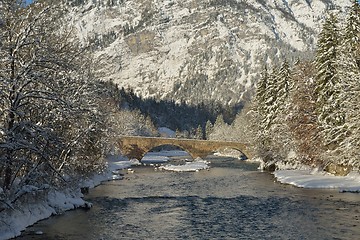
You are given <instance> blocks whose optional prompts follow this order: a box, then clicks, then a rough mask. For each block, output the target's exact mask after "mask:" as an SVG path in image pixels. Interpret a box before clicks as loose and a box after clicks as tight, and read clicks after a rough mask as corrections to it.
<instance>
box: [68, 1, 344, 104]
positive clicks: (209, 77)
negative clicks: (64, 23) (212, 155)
mask: <svg viewBox="0 0 360 240" xmlns="http://www.w3.org/2000/svg"><path fill="white" fill-rule="evenodd" d="M349 3H350V1H348V0H337V1H335V0H314V1H311V0H297V1H296V0H289V1H286V0H272V1H264V0H225V1H224V0H206V1H200V0H163V1H159V0H147V1H145V0H143V1H133V0H130V1H125V0H103V1H100V0H83V1H81V0H78V1H69V4H70V5H71V6H72V18H73V20H74V23H75V25H76V28H77V29H78V32H79V36H80V37H81V38H82V39H83V41H85V42H91V43H93V44H95V47H94V56H95V59H96V60H97V61H98V64H97V66H98V69H97V73H98V76H99V77H101V78H102V79H104V80H111V81H114V82H116V83H118V84H119V85H120V86H123V87H125V88H126V87H131V88H134V90H135V92H136V93H138V94H139V95H142V96H144V97H150V96H153V97H159V98H172V99H175V100H177V101H186V102H188V103H199V102H203V101H205V102H206V101H209V100H219V101H221V102H223V103H238V102H239V101H242V100H244V99H245V100H246V99H247V98H249V96H250V93H251V91H252V89H253V86H254V83H255V82H256V80H257V77H258V74H259V72H260V70H261V68H262V66H263V65H264V64H270V65H271V64H276V63H278V62H279V61H282V59H284V58H287V59H289V60H290V61H291V59H294V58H297V57H302V56H307V55H309V53H310V54H311V52H312V51H313V50H314V45H315V43H316V37H317V34H318V32H319V29H320V26H321V23H322V21H323V19H324V16H325V12H326V11H327V10H329V9H337V10H339V11H343V10H344V7H346V6H347V5H349Z"/></svg>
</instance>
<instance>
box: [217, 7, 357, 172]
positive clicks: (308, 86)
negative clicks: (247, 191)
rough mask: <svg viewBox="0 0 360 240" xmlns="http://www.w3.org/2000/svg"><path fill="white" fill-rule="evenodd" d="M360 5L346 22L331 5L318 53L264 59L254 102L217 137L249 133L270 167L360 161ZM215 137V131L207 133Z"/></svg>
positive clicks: (340, 168) (332, 166)
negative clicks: (274, 61)
mask: <svg viewBox="0 0 360 240" xmlns="http://www.w3.org/2000/svg"><path fill="white" fill-rule="evenodd" d="M359 104H360V7H359V4H358V2H357V1H353V4H352V7H351V10H350V12H349V14H348V16H347V21H346V23H345V24H341V22H339V21H338V19H337V16H336V15H335V14H333V13H329V16H328V17H327V19H326V21H325V23H324V25H323V28H322V31H321V33H320V36H319V40H318V43H317V50H316V53H315V59H313V60H311V61H302V60H298V61H296V62H295V63H294V64H293V65H290V64H289V62H287V61H286V60H285V61H283V63H282V64H281V65H280V66H272V67H271V68H270V67H269V66H266V65H265V66H264V69H263V71H262V74H261V78H260V79H259V80H258V83H257V91H256V95H255V97H254V98H253V100H252V102H251V103H250V104H249V105H248V106H246V107H245V110H244V111H242V112H241V114H239V116H238V117H237V118H236V119H235V121H234V123H233V124H232V125H229V126H222V127H220V129H216V130H215V132H214V133H213V134H212V137H213V138H216V139H219V138H223V137H224V136H226V137H225V138H226V139H228V140H234V141H236V140H239V141H240V140H241V141H246V142H248V143H249V144H251V145H252V147H253V148H254V149H253V150H254V151H255V152H256V153H257V156H258V157H260V158H261V159H263V160H264V161H265V168H266V169H269V170H274V169H276V168H279V167H280V166H287V167H288V168H297V167H299V166H301V165H307V166H311V167H314V168H319V169H323V170H325V171H328V172H330V173H333V174H336V175H346V174H348V173H349V172H350V171H351V170H359V169H360V160H359V153H360V131H359V130H360V120H359V115H360V105H359ZM210 137H211V135H210Z"/></svg>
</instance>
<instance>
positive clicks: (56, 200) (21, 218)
mask: <svg viewBox="0 0 360 240" xmlns="http://www.w3.org/2000/svg"><path fill="white" fill-rule="evenodd" d="M131 165H132V162H131V161H128V160H127V159H126V158H123V157H121V156H109V157H108V168H107V171H106V172H104V173H102V174H98V175H94V176H93V177H91V178H88V179H84V180H83V181H81V182H80V183H79V186H78V187H75V188H74V189H64V190H55V189H52V190H43V191H37V192H33V193H29V194H27V196H26V199H22V200H18V201H17V202H16V203H15V204H12V206H11V207H12V208H7V209H4V210H2V211H0V240H2V239H9V238H13V237H16V236H19V235H20V234H21V231H22V230H24V229H25V228H26V227H28V226H31V225H33V224H34V223H36V222H38V221H40V220H42V219H46V218H49V217H50V216H52V215H56V214H61V213H62V212H64V211H68V210H71V209H75V208H79V207H85V208H89V207H91V204H90V203H88V202H86V201H84V200H83V199H82V198H83V194H82V193H81V191H80V188H83V187H89V188H93V187H95V186H97V185H99V184H100V183H101V182H102V181H106V180H114V179H121V178H122V176H121V175H120V174H119V172H118V170H120V169H124V168H129V167H131Z"/></svg>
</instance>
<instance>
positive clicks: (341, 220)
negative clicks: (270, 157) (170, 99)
mask: <svg viewBox="0 0 360 240" xmlns="http://www.w3.org/2000/svg"><path fill="white" fill-rule="evenodd" d="M210 161H211V162H212V164H211V168H210V170H209V171H207V170H205V171H200V172H191V173H173V172H165V171H154V168H152V167H138V168H135V173H133V174H125V179H124V180H121V181H111V182H106V183H104V184H103V185H101V186H99V187H97V188H95V189H92V190H91V191H90V194H88V195H87V196H86V199H87V200H88V201H90V202H92V203H93V204H94V206H93V208H92V209H90V210H81V209H79V210H75V211H70V212H66V213H65V214H63V215H61V216H56V217H52V218H50V219H48V220H44V221H41V222H39V223H38V224H36V225H34V226H33V227H31V228H28V229H27V231H26V232H25V233H24V234H23V236H22V237H20V238H19V239H354V240H357V239H360V195H359V194H351V193H346V194H344V193H338V192H337V191H332V190H311V189H301V188H296V187H292V186H290V185H283V184H280V183H277V182H276V181H275V180H274V178H273V176H272V175H271V174H269V173H261V172H258V171H257V170H256V169H257V165H256V164H251V163H244V162H242V161H240V160H234V159H229V158H212V159H210ZM36 231H42V232H44V234H43V235H34V234H32V232H36Z"/></svg>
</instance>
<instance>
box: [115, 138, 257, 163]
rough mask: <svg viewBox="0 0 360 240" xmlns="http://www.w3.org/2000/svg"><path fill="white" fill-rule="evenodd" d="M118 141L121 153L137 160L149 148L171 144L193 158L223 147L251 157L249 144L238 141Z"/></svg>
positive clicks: (134, 139) (159, 139)
mask: <svg viewBox="0 0 360 240" xmlns="http://www.w3.org/2000/svg"><path fill="white" fill-rule="evenodd" d="M118 143H119V147H120V150H121V153H122V154H123V155H125V156H127V157H128V158H129V159H133V158H136V159H138V160H141V159H142V158H143V157H144V155H145V154H146V153H147V152H149V151H150V150H151V149H153V148H155V147H158V146H163V145H173V146H177V147H180V148H182V149H183V150H185V151H186V152H188V153H189V154H190V156H191V157H192V158H193V159H195V158H197V157H201V158H203V157H206V156H208V155H210V154H211V153H213V152H215V151H216V150H219V149H224V148H232V149H235V150H238V151H240V152H242V153H243V154H244V155H245V156H246V157H247V158H251V157H252V154H251V151H250V149H249V146H248V145H246V144H243V143H238V142H226V141H209V140H197V139H179V138H159V137H139V136H122V137H120V138H119V141H118Z"/></svg>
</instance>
